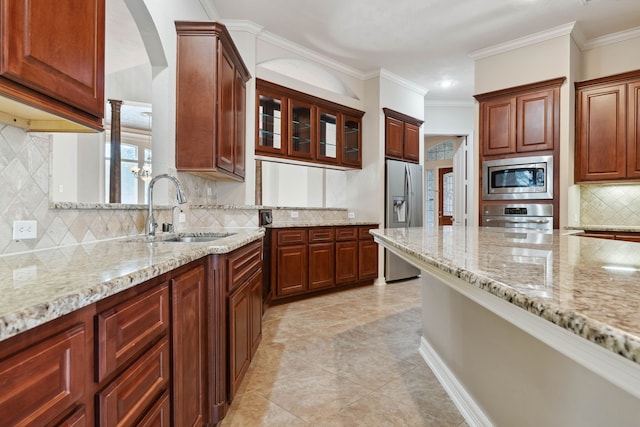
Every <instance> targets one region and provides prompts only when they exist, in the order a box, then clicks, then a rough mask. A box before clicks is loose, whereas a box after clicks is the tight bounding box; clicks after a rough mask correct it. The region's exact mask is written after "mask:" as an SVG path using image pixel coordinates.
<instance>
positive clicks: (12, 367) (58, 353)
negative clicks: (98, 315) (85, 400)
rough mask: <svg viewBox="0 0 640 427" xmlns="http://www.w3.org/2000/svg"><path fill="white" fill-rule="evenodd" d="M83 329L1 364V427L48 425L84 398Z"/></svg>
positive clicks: (51, 339) (49, 340) (53, 338)
mask: <svg viewBox="0 0 640 427" xmlns="http://www.w3.org/2000/svg"><path fill="white" fill-rule="evenodd" d="M85 339H86V332H85V327H84V325H77V326H74V327H72V328H70V329H68V330H67V331H65V332H62V333H60V334H57V335H55V336H53V337H51V338H49V339H47V340H45V341H43V342H41V343H40V344H37V345H35V346H33V347H29V348H27V349H26V350H24V351H22V352H19V353H18V354H16V355H14V356H13V357H10V358H8V359H5V360H3V361H2V362H0V384H2V387H0V420H2V422H1V423H2V425H7V426H9V425H11V426H13V425H46V424H48V423H49V422H50V421H51V420H52V419H53V418H55V417H57V416H59V415H60V414H61V413H62V412H63V411H65V410H66V409H67V408H70V407H71V406H72V405H73V403H74V402H75V401H77V400H78V399H80V398H82V395H83V394H84V383H85V379H84V368H85V366H86V361H85Z"/></svg>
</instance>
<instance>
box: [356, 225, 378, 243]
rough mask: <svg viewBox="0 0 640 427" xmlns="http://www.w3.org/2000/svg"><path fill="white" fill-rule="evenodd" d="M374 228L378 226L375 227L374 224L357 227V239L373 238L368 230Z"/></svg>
mask: <svg viewBox="0 0 640 427" xmlns="http://www.w3.org/2000/svg"><path fill="white" fill-rule="evenodd" d="M376 228H378V227H375V226H366V227H360V228H359V229H358V239H360V240H365V239H371V240H373V236H372V235H371V234H370V233H369V230H375V229H376Z"/></svg>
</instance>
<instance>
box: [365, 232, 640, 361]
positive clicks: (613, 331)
mask: <svg viewBox="0 0 640 427" xmlns="http://www.w3.org/2000/svg"><path fill="white" fill-rule="evenodd" d="M371 233H372V234H373V235H374V237H375V239H376V241H378V242H379V243H381V244H382V245H383V246H387V247H393V248H396V249H397V250H399V251H400V252H402V253H404V254H406V255H408V257H409V258H410V259H415V260H416V261H417V263H418V264H424V265H427V266H433V267H435V268H437V269H440V270H442V271H444V272H446V273H449V274H451V275H453V276H455V277H458V278H460V279H462V280H464V281H466V282H469V283H470V284H471V285H473V286H476V287H478V288H480V289H483V290H485V291H487V292H490V293H491V294H493V295H495V296H497V297H499V298H502V299H504V300H506V301H508V302H510V303H512V304H515V305H516V306H519V307H521V308H523V309H525V310H527V311H529V312H530V313H533V314H535V315H537V316H540V317H541V318H543V319H546V320H548V321H550V322H552V323H554V324H556V325H558V326H560V327H562V328H565V329H567V330H569V331H571V332H573V333H575V334H577V335H578V336H581V337H583V338H585V339H587V340H589V341H592V342H594V343H596V344H598V345H600V346H602V347H604V348H606V349H608V350H610V351H612V352H615V353H617V354H620V355H622V356H623V357H625V358H627V359H629V360H632V361H634V362H636V363H640V250H638V247H637V243H633V242H623V241H617V240H607V239H585V238H583V237H579V236H576V235H571V234H570V233H568V232H564V231H558V230H555V231H534V230H527V231H524V230H523V231H508V230H505V229H502V228H492V227H441V228H409V229H384V230H373V231H372V232H371Z"/></svg>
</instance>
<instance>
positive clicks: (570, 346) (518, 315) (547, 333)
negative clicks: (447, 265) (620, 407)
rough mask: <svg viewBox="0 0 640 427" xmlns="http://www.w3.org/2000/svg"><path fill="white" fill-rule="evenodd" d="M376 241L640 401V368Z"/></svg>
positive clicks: (384, 243) (465, 282) (623, 358)
mask: <svg viewBox="0 0 640 427" xmlns="http://www.w3.org/2000/svg"><path fill="white" fill-rule="evenodd" d="M374 239H375V241H376V243H378V244H380V245H381V246H383V247H385V248H386V249H389V250H390V251H391V252H393V253H394V254H396V255H398V256H399V257H400V258H402V259H404V260H405V261H407V262H409V263H411V264H413V265H415V266H416V267H418V268H420V269H421V270H422V272H423V274H422V277H423V279H422V280H423V281H424V280H425V274H429V275H431V276H433V277H435V278H436V279H437V280H440V281H441V282H442V283H444V284H446V285H447V286H449V287H450V288H451V289H453V290H455V291H457V292H458V293H460V294H461V295H464V296H465V297H467V298H469V299H470V300H471V301H473V302H475V303H477V304H479V305H480V306H482V307H484V308H486V309H487V310H489V311H491V312H492V313H494V314H496V315H497V316H499V317H501V318H502V319H504V320H506V321H507V322H509V323H511V324H513V325H514V326H516V327H518V328H520V329H522V330H523V331H525V332H526V333H528V334H529V335H531V336H533V337H535V338H537V339H538V340H540V341H541V342H543V343H544V344H546V345H548V346H549V347H551V348H553V349H555V350H556V351H558V352H560V353H562V354H564V355H565V356H567V357H568V358H569V359H571V360H573V361H575V362H577V363H579V364H580V365H582V366H584V367H585V368H587V369H589V370H590V371H592V372H594V373H595V374H597V375H599V376H601V377H602V378H604V379H606V380H607V381H610V382H611V383H612V384H615V385H616V386H618V387H620V388H621V389H623V390H625V391H626V392H627V393H629V394H631V395H632V396H634V397H636V398H639V399H640V364H638V363H635V362H632V361H631V360H629V359H627V358H625V357H623V356H621V355H619V354H616V353H614V352H613V351H610V350H607V349H606V348H604V347H600V346H599V345H597V344H595V343H593V342H591V341H589V340H587V339H585V338H582V337H580V336H578V335H576V334H574V333H573V332H571V331H568V330H566V329H564V328H562V327H560V326H558V325H555V324H553V323H551V322H550V321H548V320H546V319H543V318H541V317H539V316H536V315H535V314H533V313H529V312H528V311H526V310H524V309H522V308H520V307H518V306H516V305H515V304H512V303H510V302H508V301H505V300H503V299H501V298H499V297H497V296H495V295H493V294H491V293H490V292H488V291H485V290H483V289H480V288H477V287H475V286H473V285H472V284H471V283H469V282H467V281H464V280H462V279H460V278H458V277H456V276H454V275H452V274H449V273H446V272H444V271H443V270H440V269H439V268H437V267H434V266H433V265H430V264H428V263H426V262H425V261H422V260H420V259H418V258H416V257H413V256H411V255H409V254H407V253H406V252H404V251H402V250H400V249H398V248H396V247H394V246H392V245H390V244H388V243H387V242H385V241H383V240H381V239H380V238H379V237H378V236H374Z"/></svg>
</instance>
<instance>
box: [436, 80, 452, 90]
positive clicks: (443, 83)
mask: <svg viewBox="0 0 640 427" xmlns="http://www.w3.org/2000/svg"><path fill="white" fill-rule="evenodd" d="M438 86H440V87H441V88H444V89H446V88H448V87H451V86H453V80H441V81H440V83H438Z"/></svg>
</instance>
